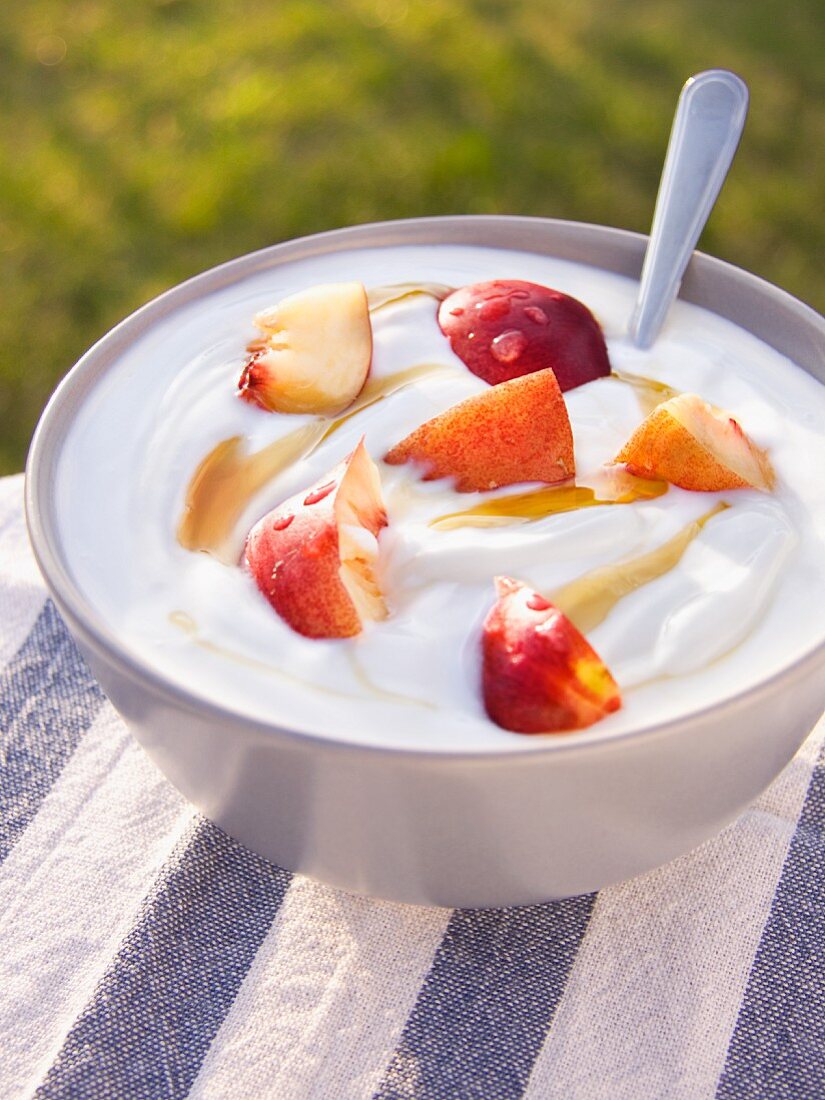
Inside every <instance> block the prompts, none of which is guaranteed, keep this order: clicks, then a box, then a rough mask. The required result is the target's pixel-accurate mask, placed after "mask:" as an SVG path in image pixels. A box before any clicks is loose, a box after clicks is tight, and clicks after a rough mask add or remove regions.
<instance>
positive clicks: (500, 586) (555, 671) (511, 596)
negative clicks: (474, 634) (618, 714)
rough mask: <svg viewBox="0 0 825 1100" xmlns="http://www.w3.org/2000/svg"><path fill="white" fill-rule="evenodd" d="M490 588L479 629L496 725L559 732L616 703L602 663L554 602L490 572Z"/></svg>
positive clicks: (488, 705) (593, 718)
mask: <svg viewBox="0 0 825 1100" xmlns="http://www.w3.org/2000/svg"><path fill="white" fill-rule="evenodd" d="M496 590H497V592H498V600H497V602H496V603H495V605H494V606H493V608H492V610H491V611H490V613H489V614H488V615H487V618H486V619H485V621H484V628H483V635H482V690H483V695H484V706H485V709H486V711H487V714H488V715H489V716H490V718H492V720H493V721H494V722H495V723H496V724H497V725H499V726H502V727H503V728H504V729H506V730H512V731H513V732H514V733H560V732H562V731H564V730H577V729H583V728H584V727H586V726H591V725H593V723H594V722H598V721H599V720H600V719H601V718H604V717H605V715H607V714H610V713H612V712H613V711H615V710H618V709H619V707H620V706H621V705H622V700H621V695H620V692H619V688H618V686H617V684H616V681H615V680H614V679H613V677H612V676H611V675H610V672H609V670H608V668H607V666H606V665H605V664H604V662H603V661H602V660H601V658H600V657H599V655H598V654H597V653H596V651H595V650H594V649H593V647H592V646H591V645H590V643H589V642H588V641H587V639H586V638H585V637H584V635H583V634H581V633H580V632H579V631H578V630H577V629H576V627H575V626H573V624H572V623H571V622H570V620H569V619H568V618H567V617H566V616H565V615H563V614H562V613H561V611H559V610H558V608H556V607H554V606H553V604H551V603H550V602H549V600H546V599H545V598H544V596H541V595H539V593H538V592H534V591H532V589H530V588H529V587H528V586H527V585H525V584H522V583H521V582H520V581H515V580H512V579H511V578H510V577H497V578H496Z"/></svg>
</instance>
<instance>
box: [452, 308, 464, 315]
mask: <svg viewBox="0 0 825 1100" xmlns="http://www.w3.org/2000/svg"><path fill="white" fill-rule="evenodd" d="M450 316H451V317H463V316H464V310H463V309H462V308H461V306H456V307H455V309H451V310H450Z"/></svg>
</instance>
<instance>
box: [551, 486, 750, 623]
mask: <svg viewBox="0 0 825 1100" xmlns="http://www.w3.org/2000/svg"><path fill="white" fill-rule="evenodd" d="M729 507H730V505H729V504H726V503H725V502H724V501H722V502H721V503H719V504H717V505H716V507H715V508H712V509H711V510H710V511H709V512H707V513H706V514H705V515H704V516H700V518H699V519H695V520H693V521H692V522H691V523H689V524H687V526H686V527H683V528H682V530H681V531H679V532H678V533H677V534H676V535H674V536H673V538H672V539H669V540H668V541H667V542H665V543H663V544H662V545H661V546H657V547H656V549H655V550H650V551H649V552H648V553H646V554H640V555H639V556H638V557H635V558H629V559H628V560H627V561H623V562H616V563H614V564H612V565H604V566H602V567H601V568H599V569H594V570H592V571H591V572H590V573H585V575H584V576H583V577H579V578H578V579H577V580H575V581H571V582H570V583H569V584H566V585H564V586H563V587H562V588H559V589H557V590H556V591H555V592H552V593H549V594H548V596H547V598H548V599H549V600H550V601H551V603H554V604H555V605H556V607H558V609H559V610H560V611H562V612H563V613H564V614H565V615H566V616H567V618H568V619H570V620H571V622H573V623H574V625H575V626H577V627H578V629H579V630H581V631H582V633H584V634H586V633H588V632H589V631H591V630H593V629H594V628H595V627H597V626H598V625H599V624H600V623H602V622H604V620H605V619H606V618H607V616H608V615H609V614H610V612H611V611H612V610H613V608H614V607H615V605H616V604H617V603H618V602H619V600H621V599H624V597H625V596H628V595H630V593H631V592H635V591H636V589H637V588H641V587H642V585H645V584H649V583H650V582H651V581H654V580H656V579H657V578H658V577H662V576H664V575H665V573H669V572H670V570H671V569H674V568H675V567H676V566H677V565H678V564H679V562H680V561H681V559H682V555H683V554H684V553H685V551H686V550H687V548H688V546H690V544H691V543H692V542H693V540H694V539H695V538H696V537H697V535H698V534H699V532H700V531H701V530H702V528H703V527H704V526H705V524H706V523H707V522H708V520H710V519H712V518H713V517H714V516H717V515H719V513H720V512H724V511H725V510H726V509H727V508H729Z"/></svg>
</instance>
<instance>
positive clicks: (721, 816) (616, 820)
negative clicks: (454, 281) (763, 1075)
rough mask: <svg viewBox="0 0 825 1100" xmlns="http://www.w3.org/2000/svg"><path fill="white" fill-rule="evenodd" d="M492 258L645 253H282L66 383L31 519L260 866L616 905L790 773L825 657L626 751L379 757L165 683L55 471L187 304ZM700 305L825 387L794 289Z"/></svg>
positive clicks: (463, 241) (716, 282)
mask: <svg viewBox="0 0 825 1100" xmlns="http://www.w3.org/2000/svg"><path fill="white" fill-rule="evenodd" d="M435 243H451V244H460V245H467V244H481V245H487V246H492V247H500V248H510V249H519V250H522V251H525V252H535V253H540V254H544V255H551V256H556V257H559V258H562V259H571V260H576V261H579V262H583V263H587V264H592V265H594V266H596V267H601V268H604V269H605V270H609V271H614V272H618V273H620V274H624V275H630V276H632V277H634V278H637V277H638V274H639V271H640V270H641V261H642V255H643V252H644V246H645V238H644V237H641V236H639V235H637V234H632V233H627V232H623V231H621V230H617V229H609V228H604V227H601V226H592V225H581V224H575V223H570V222H560V221H550V220H544V219H538V218H520V217H450V218H427V219H421V220H416V221H406V222H388V223H381V224H376V225H366V226H360V227H355V228H352V229H344V230H338V231H336V232H332V233H325V234H321V235H318V236H315V237H308V238H304V239H302V240H298V241H291V242H288V243H286V244H281V245H276V246H274V247H272V248H268V249H264V250H263V251H261V252H256V253H253V254H252V255H249V256H245V257H242V258H241V259H238V260H234V261H232V262H231V263H228V264H224V265H222V266H221V267H218V268H215V269H214V270H212V271H208V272H206V273H204V274H203V275H200V276H198V277H197V278H195V279H191V280H190V281H188V282H186V283H183V284H182V285H181V286H178V287H175V288H174V289H173V290H170V291H168V292H167V293H166V294H163V295H162V296H161V297H159V298H157V299H156V300H155V301H153V302H151V303H149V304H148V305H147V306H145V307H144V308H143V309H141V310H139V311H138V312H137V313H135V314H133V315H132V316H131V317H129V318H128V319H127V320H125V321H124V322H122V324H120V325H118V326H117V328H115V329H114V330H113V331H112V332H110V333H109V334H108V335H107V336H105V337H104V338H103V339H102V340H101V341H100V342H99V343H98V344H96V345H95V346H94V347H93V348H92V349H91V350H90V351H89V352H88V353H87V354H86V355H85V356H84V357H83V359H81V360H80V362H79V363H78V364H77V365H76V366H75V368H74V369H73V370H72V371H71V372H70V374H69V375H68V376H67V377H66V379H65V380H64V381H63V383H62V384H61V385H60V387H59V388H58V390H57V392H56V393H55V395H54V396H53V398H52V400H51V402H50V403H49V405H48V407H47V409H46V411H45V413H44V414H43V417H42V419H41V422H40V425H39V427H38V429H37V432H36V435H35V438H34V442H33V444H32V449H31V453H30V456H29V462H28V468H27V491H26V507H27V514H28V521H29V530H30V533H31V538H32V543H33V545H34V549H35V553H36V555H37V559H38V562H39V564H40V567H41V570H42V571H43V575H44V577H45V579H46V582H47V584H48V586H49V588H50V590H51V593H52V595H53V597H54V600H55V602H56V604H57V606H58V607H59V609H60V611H61V613H62V615H63V616H64V618H65V620H66V622H67V624H68V626H69V628H70V630H71V632H72V634H73V635H74V637H75V639H76V641H77V643H78V645H79V647H80V649H81V651H82V653H83V654H84V656H85V657H86V659H87V661H88V663H89V666H90V667H91V669H92V671H93V673H94V674H95V676H96V677H97V678H98V680H99V681H100V684H101V686H102V687H103V690H104V691H105V692H106V694H107V695H108V696H109V698H110V699H111V701H112V703H113V704H114V706H115V707H116V708H117V709H118V711H120V713H121V714H122V715H123V717H124V718H125V720H126V721H127V722H128V723H129V725H130V727H131V728H132V730H133V732H134V734H135V736H136V737H137V738H138V740H139V741H140V743H141V744H142V745H143V746H144V748H145V749H146V751H147V752H148V753H149V754H150V756H151V757H152V758H153V759H154V760H155V761H156V763H157V764H158V766H159V767H160V768H161V769H162V770H163V771H164V772H165V773H166V775H167V776H168V777H169V778H170V779H171V781H172V782H173V783H174V784H175V786H176V787H178V789H179V790H180V791H181V792H182V793H183V794H184V795H185V796H186V797H187V798H188V799H190V800H191V801H192V802H193V803H194V804H195V805H196V806H197V807H199V809H201V810H202V811H203V812H204V813H205V814H206V815H207V816H208V817H210V818H211V819H212V820H214V821H215V822H217V824H218V825H220V826H221V827H222V828H224V829H225V830H226V831H227V832H229V833H230V834H232V836H234V837H236V838H237V839H238V840H240V841H242V842H243V843H244V844H246V845H248V846H249V847H250V848H252V849H254V850H255V851H257V852H259V853H261V854H262V855H264V856H266V857H268V858H269V859H271V860H273V861H274V862H276V863H278V864H280V865H281V866H283V867H286V868H289V869H290V870H295V871H301V872H304V873H306V874H308V875H311V876H313V877H315V878H318V879H321V880H323V881H325V882H329V883H331V884H333V885H335V886H339V887H343V888H345V889H348V890H353V891H356V892H359V893H366V894H372V895H377V896H380V897H385V898H391V899H394V900H398V901H406V902H414V903H419V904H435V905H449V906H500V905H514V904H524V903H533V902H540V901H546V900H549V899H551V898H559V897H566V896H570V895H574V894H579V893H583V892H586V891H591V890H595V889H599V888H601V887H603V886H606V885H608V884H610V883H612V882H616V881H619V880H622V879H625V878H629V877H631V876H633V875H636V874H639V873H641V872H643V871H646V870H648V869H650V868H652V867H655V866H657V865H659V864H661V863H664V862H666V861H667V860H670V859H672V858H674V857H675V856H677V855H680V854H681V853H683V852H685V851H687V850H689V849H691V848H693V847H695V846H696V845H697V844H699V843H701V842H702V841H703V840H705V839H707V838H708V837H710V836H712V835H713V834H714V833H716V832H718V830H719V829H721V828H722V827H723V826H724V825H725V824H727V823H728V822H729V821H731V820H732V819H733V818H734V817H735V816H736V815H737V814H738V813H739V812H740V811H741V810H742V809H743V808H744V807H745V806H746V805H747V804H748V803H749V802H750V801H751V800H752V799H753V798H754V797H755V796H756V795H757V794H758V793H759V792H760V791H761V790H763V789H764V788H765V787H766V786H767V785H768V783H770V781H771V780H772V779H773V778H774V776H775V775H776V774H777V773H778V772H779V771H780V770H781V769H782V767H783V766H784V765H785V764H786V763H787V761H788V760H789V759H790V758H791V756H792V755H793V754H794V752H795V751H796V749H797V748H798V747H799V745H800V744H801V742H802V740H803V739H804V737H805V735H806V734H807V733H808V731H809V730H810V729H811V727H812V725H813V724H814V722H815V721H816V719H817V717H818V716H819V714H820V713H821V712H822V709H823V706H825V676H824V675H823V666H825V645H819V646H817V647H816V648H812V649H811V650H810V651H808V652H807V653H806V654H805V655H804V656H803V657H802V658H801V659H798V660H796V661H795V662H794V663H791V664H789V665H788V666H787V667H785V668H783V669H782V670H781V671H779V672H778V673H776V674H775V675H773V676H771V677H770V678H768V679H767V680H765V681H764V682H763V683H761V684H759V685H758V686H757V687H754V688H751V689H749V690H747V691H743V692H740V693H738V694H736V695H732V696H731V697H730V698H728V699H725V700H724V701H722V702H721V703H718V704H716V705H713V706H710V707H708V708H706V709H704V710H701V711H699V712H694V713H691V714H690V715H689V716H687V717H685V718H683V719H679V720H677V721H669V722H667V723H664V724H660V725H658V726H655V727H652V728H650V727H648V728H646V729H644V730H641V731H636V732H629V733H622V734H619V735H612V736H610V737H598V736H596V737H589V738H587V739H585V740H576V738H575V737H570V738H547V739H544V738H541V739H535V741H536V744H535V746H534V747H533V750H532V751H530V752H524V751H521V750H520V749H519V750H518V751H517V750H516V749H514V748H508V747H507V743H504V744H502V747H501V748H500V749H497V750H496V751H486V752H483V753H479V752H472V751H467V752H455V751H450V752H435V751H432V750H427V751H411V750H408V749H400V748H394V747H389V746H388V747H375V746H371V745H366V744H355V743H348V742H345V741H341V740H340V739H337V740H333V739H330V738H328V737H325V736H322V735H320V734H317V733H312V732H306V731H303V732H298V731H295V730H291V729H289V728H284V727H282V726H278V725H276V724H274V723H273V724H264V723H261V722H256V721H253V720H251V719H249V718H247V717H244V716H242V715H240V714H238V713H235V712H233V711H231V710H228V709H225V708H222V707H220V706H217V705H215V704H214V703H212V702H210V701H208V700H206V699H204V698H202V697H199V696H198V695H196V694H194V693H193V692H192V691H189V690H187V689H186V688H184V687H182V686H181V685H180V684H179V683H177V682H175V681H173V680H172V679H169V678H167V677H165V676H164V675H162V674H161V673H159V672H158V671H156V670H155V669H153V668H151V667H149V666H148V665H147V663H146V662H145V661H144V660H142V659H141V658H140V657H139V656H138V655H137V654H136V653H135V652H133V651H131V650H130V649H129V647H128V646H127V645H125V644H124V642H123V640H122V639H120V638H119V637H118V636H117V635H116V633H115V632H114V631H113V629H112V628H111V626H110V625H109V624H107V622H106V621H104V619H103V617H102V616H101V615H100V613H99V612H98V611H97V610H96V609H95V607H94V606H92V605H91V604H90V602H89V600H88V599H87V598H86V597H85V596H84V593H83V591H82V590H81V589H80V587H79V585H78V584H77V583H76V581H75V579H74V578H73V576H72V572H71V568H70V563H69V561H68V559H67V555H66V553H65V548H64V547H63V546H62V545H61V538H60V529H59V524H58V522H57V515H56V511H57V509H56V504H55V497H54V488H53V487H54V484H55V473H56V469H57V464H58V462H59V461H60V458H61V453H62V449H63V447H64V440H65V437H66V432H67V427H68V425H69V424H70V422H71V420H72V418H73V417H74V416H75V415H76V413H77V410H78V408H79V407H80V404H81V403H82V402H83V401H84V400H85V399H86V397H87V395H88V394H89V393H90V391H91V389H92V388H93V387H94V386H95V385H96V383H97V382H98V380H99V379H100V378H101V376H102V375H103V374H104V373H105V372H106V371H107V370H108V369H109V368H110V367H111V366H112V364H113V363H115V361H116V360H117V358H118V356H119V355H120V354H121V353H122V352H123V350H124V348H126V347H128V346H129V345H130V343H131V342H133V341H134V340H136V339H137V338H138V337H139V336H141V335H142V334H144V333H145V332H146V331H147V330H148V329H149V328H151V327H152V326H154V325H156V324H157V323H159V322H160V321H161V320H162V319H164V318H168V317H169V316H170V314H173V313H174V311H175V310H177V309H180V308H181V307H182V306H184V305H186V304H188V303H190V302H194V301H198V300H199V299H200V298H202V297H203V296H204V295H207V294H209V293H211V292H212V291H215V290H218V289H220V288H222V287H226V286H228V285H230V284H232V283H233V282H235V281H236V280H239V279H242V278H245V277H247V276H248V275H250V274H251V273H253V272H260V271H266V270H270V269H274V268H277V267H278V266H279V265H281V264H284V263H287V262H291V261H293V260H296V259H301V258H304V257H306V256H309V255H318V254H322V253H331V252H337V251H341V250H344V249H350V248H359V247H373V246H386V245H402V244H435ZM682 297H684V298H685V299H687V300H688V301H691V302H694V303H697V304H698V305H701V306H704V307H705V308H707V309H710V310H712V311H713V312H715V313H718V314H720V315H722V316H723V317H726V318H729V319H730V320H732V321H733V322H735V323H736V324H737V325H739V326H741V327H743V328H745V329H747V330H749V331H751V332H753V333H754V334H755V335H756V336H758V337H759V338H760V339H762V340H764V341H765V342H766V343H768V344H770V345H772V346H773V347H775V348H776V349H777V350H779V351H780V352H782V353H783V354H785V355H787V356H788V357H789V358H791V359H792V360H793V361H794V362H796V363H797V364H798V365H799V366H800V367H802V368H803V369H804V370H806V371H807V372H808V373H810V374H812V375H814V376H815V377H816V378H818V380H819V381H820V382H825V366H824V365H823V364H825V321H823V319H822V318H821V317H819V316H818V315H817V314H816V313H814V312H813V311H812V310H811V309H809V308H808V307H807V306H804V305H803V304H802V303H800V302H798V301H797V300H796V299H794V298H791V297H790V296H789V295H787V294H785V293H784V292H783V291H781V290H778V289H777V288H776V287H773V286H771V285H769V284H768V283H766V282H764V281H762V280H760V279H758V278H756V277H755V276H753V275H750V274H747V273H746V272H743V271H740V270H739V269H737V268H734V267H732V266H730V265H728V264H725V263H722V262H721V261H719V260H714V259H711V258H709V257H707V256H703V255H700V254H697V255H696V256H695V257H694V258H693V260H692V261H691V264H690V267H689V269H688V272H687V275H686V278H685V280H684V284H683V288H682Z"/></svg>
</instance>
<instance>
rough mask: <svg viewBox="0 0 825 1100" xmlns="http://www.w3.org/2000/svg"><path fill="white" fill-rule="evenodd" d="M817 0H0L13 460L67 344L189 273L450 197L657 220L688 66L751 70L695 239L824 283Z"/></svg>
mask: <svg viewBox="0 0 825 1100" xmlns="http://www.w3.org/2000/svg"><path fill="white" fill-rule="evenodd" d="M823 47H825V33H824V32H823V23H822V20H821V18H820V9H819V2H818V0H796V2H795V3H794V5H793V6H790V5H788V4H787V3H786V2H780V0H729V2H728V3H726V4H720V3H718V0H634V2H632V3H631V2H630V0H554V2H553V3H552V5H551V4H541V3H536V0H332V2H323V0H280V2H279V3H277V4H274V3H271V2H270V0H246V2H244V3H240V2H238V0H208V2H207V0H201V2H195V0H155V2H154V3H152V2H149V0H147V2H146V3H144V4H129V5H126V4H119V3H116V2H115V0H73V3H72V4H67V3H66V2H65V0H27V2H26V3H25V4H6V5H3V6H2V7H0V103H2V108H3V109H2V112H0V285H2V287H3V296H4V303H3V306H4V308H3V309H2V310H0V423H1V424H2V431H1V432H0V472H12V471H14V470H17V469H20V468H22V465H23V462H24V459H25V453H26V448H27V446H28V441H29V438H30V436H31V432H32V429H33V427H34V423H35V421H36V419H37V416H38V414H39V412H40V410H41V408H42V406H43V404H44V402H45V400H46V398H47V396H48V394H49V393H50V391H51V390H52V389H53V387H54V385H55V384H56V382H57V381H58V379H59V378H60V377H61V375H62V374H64V373H65V371H66V370H67V369H68V368H69V367H70V366H71V364H72V363H73V362H74V361H75V359H76V358H77V357H78V356H79V355H80V354H81V353H82V352H83V350H84V349H85V348H86V347H88V346H89V344H91V343H92V342H93V341H94V340H95V339H96V338H97V337H99V336H100V335H102V334H103V333H104V332H105V331H106V329H107V328H109V327H110V326H111V325H112V324H113V323H114V322H116V321H117V320H118V319H120V318H121V317H123V316H124V315H125V314H127V313H129V312H130V311H131V310H133V309H135V308H136V307H137V306H138V305H140V304H141V303H142V302H144V301H146V300H147V299H149V298H151V297H152V296H154V295H155V294H157V293H159V292H160V291H161V290H163V289H164V288H166V287H168V286H170V285H172V284H174V283H175V282H178V281H179V280H180V279H183V278H185V277H187V276H188V275H191V274H194V273H196V272H197V271H200V270H202V269H204V268H206V267H209V266H211V265H213V264H215V263H218V262H220V261H221V260H225V259H228V258H230V257H232V256H234V255H237V254H239V253H242V252H245V251H249V250H250V249H254V248H258V247H261V246H263V245H266V244H270V243H272V242H275V241H278V240H283V239H285V238H288V237H292V236H296V235H300V234H304V233H311V232H315V231H319V230H322V229H328V228H333V227H335V226H339V225H344V224H348V223H354V222H363V221H372V220H376V219H382V218H393V217H415V216H420V215H425V214H442V213H457V212H466V213H528V214H538V215H547V216H553V217H564V218H574V219H578V220H583V221H595V222H602V223H610V224H615V225H620V226H624V227H626V228H629V229H636V230H642V231H646V230H647V228H648V226H649V221H650V213H651V210H652V204H653V199H654V195H655V191H656V185H657V182H658V175H659V170H660V166H661V160H662V156H663V153H664V149H665V146H666V143H667V135H668V132H669V128H670V121H671V117H672V112H673V108H674V105H675V100H676V96H677V94H678V89H679V86H680V85H681V83H682V82H683V81H684V79H685V78H686V77H687V76H688V75H689V74H690V73H691V72H696V71H698V70H700V69H704V68H711V67H715V66H724V67H728V68H732V69H734V70H736V71H737V72H739V73H740V74H741V75H742V76H743V77H744V78H745V79H746V80H747V81H748V83H749V85H750V88H751V115H750V119H749V122H748V126H747V129H746V133H745V138H744V141H743V144H742V147H741V148H740V151H739V153H738V155H737V159H736V161H735V163H734V168H733V171H732V174H731V176H730V178H729V180H728V182H727V184H726V186H725V189H724V191H723V194H722V196H721V198H720V201H719V204H718V206H717V208H716V210H715V212H714V215H713V217H712V219H711V223H710V225H709V226H708V229H707V230H706V233H705V235H704V237H703V240H702V242H701V247H703V248H704V249H705V250H706V251H709V252H712V253H714V254H716V255H719V256H722V257H723V258H725V259H729V260H731V261H733V262H734V263H736V264H739V265H740V266H743V267H747V268H750V269H751V270H754V271H756V272H758V273H759V274H761V275H763V276H765V277H766V278H768V279H770V280H771V281H773V282H776V283H779V284H780V285H782V286H784V287H786V288H787V289H788V290H790V291H791V292H792V293H795V294H797V295H798V296H800V297H801V298H803V299H804V300H806V301H809V302H810V303H811V304H813V305H815V306H817V307H819V308H822V307H823V305H825V272H823V270H822V267H821V263H820V261H821V257H822V255H823V254H825V222H823V218H822V206H823V198H825V195H823V190H822V180H823V179H825V107H823V102H824V100H823V94H822V93H823V77H822V66H821V56H822V52H823Z"/></svg>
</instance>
